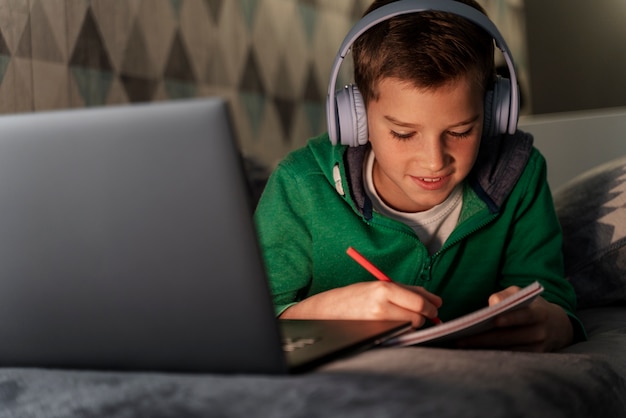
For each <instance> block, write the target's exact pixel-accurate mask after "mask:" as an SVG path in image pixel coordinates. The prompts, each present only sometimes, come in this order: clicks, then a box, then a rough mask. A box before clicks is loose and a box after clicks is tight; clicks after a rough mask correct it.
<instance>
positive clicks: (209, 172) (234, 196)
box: [0, 99, 286, 373]
mask: <svg viewBox="0 0 626 418" xmlns="http://www.w3.org/2000/svg"><path fill="white" fill-rule="evenodd" d="M0 133H1V134H0V341H3V343H2V344H0V364H2V365H3V366H50V367H89V368H115V369H148V370H149V369H159V370H177V371H187V370H193V371H210V372H237V371H242V372H263V373H274V372H284V371H285V369H286V366H285V360H284V357H283V355H282V350H281V349H280V344H281V343H280V338H279V331H278V327H277V324H276V320H275V318H274V314H273V307H272V304H271V298H270V296H269V291H268V288H267V283H266V280H265V276H264V272H263V265H262V262H261V256H260V252H259V249H258V248H257V243H256V236H255V232H254V227H253V225H252V218H251V206H250V202H249V199H248V195H247V194H246V188H245V186H244V184H245V179H244V177H243V170H242V169H241V165H240V163H241V162H240V160H239V156H238V153H237V151H236V148H235V144H234V141H233V133H232V131H231V126H230V124H229V118H228V111H227V108H226V106H225V104H224V103H223V102H222V101H221V100H219V99H195V100H188V101H178V102H164V103H157V104H145V105H132V106H121V107H105V108H92V109H82V110H70V111H63V112H44V113H38V114H28V115H12V116H3V117H1V118H0Z"/></svg>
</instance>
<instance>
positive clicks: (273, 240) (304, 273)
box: [255, 162, 312, 316]
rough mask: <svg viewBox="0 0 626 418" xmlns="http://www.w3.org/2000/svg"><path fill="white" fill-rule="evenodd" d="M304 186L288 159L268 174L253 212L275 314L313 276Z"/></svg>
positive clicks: (295, 298)
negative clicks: (294, 173) (268, 176)
mask: <svg viewBox="0 0 626 418" xmlns="http://www.w3.org/2000/svg"><path fill="white" fill-rule="evenodd" d="M305 191H306V188H305V186H304V185H302V184H301V176H295V175H293V170H292V168H291V167H290V165H289V164H288V163H287V162H283V163H281V164H280V165H279V166H278V167H277V168H276V170H275V171H274V172H273V173H272V175H271V176H270V178H269V180H268V183H267V185H266V187H265V189H264V192H263V194H262V196H261V199H260V201H259V204H258V206H257V209H256V212H255V222H256V226H257V230H258V234H259V240H260V244H261V249H262V251H263V256H264V260H265V268H266V271H267V275H268V280H269V285H270V290H271V292H272V295H273V298H274V307H275V310H276V315H277V316H278V315H280V314H281V313H282V312H283V311H284V310H285V309H287V308H288V307H290V306H291V305H293V304H294V303H296V302H298V301H299V294H300V293H301V292H300V291H301V290H302V289H304V288H306V287H307V286H308V285H309V283H310V281H311V276H312V273H311V271H312V267H311V236H310V232H309V228H308V226H307V224H306V221H305V220H306V219H307V217H306V212H307V211H309V210H311V205H310V204H307V196H306V193H305Z"/></svg>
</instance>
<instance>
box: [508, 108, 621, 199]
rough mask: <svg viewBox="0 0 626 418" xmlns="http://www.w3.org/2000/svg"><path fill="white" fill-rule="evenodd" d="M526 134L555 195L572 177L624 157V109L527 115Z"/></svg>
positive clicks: (522, 122) (522, 121)
mask: <svg viewBox="0 0 626 418" xmlns="http://www.w3.org/2000/svg"><path fill="white" fill-rule="evenodd" d="M519 125H520V129H523V130H524V131H527V132H530V133H532V134H533V136H534V138H535V142H534V145H535V146H536V147H537V148H538V149H539V150H540V151H541V153H542V154H543V155H544V157H545V158H546V162H547V164H548V183H549V184H550V186H551V188H552V191H553V192H554V191H557V190H558V189H559V188H560V187H562V186H564V185H565V184H566V183H567V182H568V181H570V180H571V179H573V178H574V177H576V176H578V175H580V174H582V173H584V172H586V171H587V170H590V169H592V168H594V167H596V166H598V165H600V164H603V163H606V162H608V161H611V160H614V159H616V158H619V157H622V156H625V155H626V142H625V141H624V133H626V107H615V108H609V109H594V110H584V111H575V112H563V113H551V114H543V115H528V116H524V117H522V118H520V123H519Z"/></svg>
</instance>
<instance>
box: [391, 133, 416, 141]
mask: <svg viewBox="0 0 626 418" xmlns="http://www.w3.org/2000/svg"><path fill="white" fill-rule="evenodd" d="M413 135H415V132H408V133H400V132H396V131H391V136H393V137H394V138H396V139H399V140H407V139H411V138H412V137H413Z"/></svg>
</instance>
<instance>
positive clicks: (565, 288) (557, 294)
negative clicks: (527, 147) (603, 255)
mask: <svg viewBox="0 0 626 418" xmlns="http://www.w3.org/2000/svg"><path fill="white" fill-rule="evenodd" d="M514 193H520V195H521V198H520V199H515V198H514V199H510V200H509V201H510V202H516V204H517V207H516V208H515V211H514V213H515V218H514V219H513V220H512V222H511V229H510V231H509V234H508V237H507V246H506V248H507V250H506V253H505V260H504V263H503V267H502V275H503V278H502V282H501V284H502V287H503V288H504V287H508V286H510V285H514V284H519V283H524V281H525V280H527V281H532V280H538V281H539V282H541V284H542V285H543V287H544V289H545V290H544V292H543V294H542V297H543V298H544V299H546V300H547V301H548V302H551V303H555V304H557V305H559V306H561V307H562V308H563V309H564V310H565V312H566V313H567V314H568V316H569V317H570V319H571V321H572V325H573V326H574V334H575V339H578V340H580V339H584V338H585V335H586V334H585V331H584V327H583V325H582V323H581V322H580V320H579V319H578V318H577V317H576V315H575V313H574V312H575V310H576V294H575V292H574V288H573V287H572V285H571V284H570V283H569V282H568V281H567V280H565V278H564V267H563V252H562V234H561V227H560V224H559V221H558V218H557V216H556V212H555V209H554V204H553V201H552V194H551V192H550V188H549V186H548V182H547V180H546V162H545V159H544V158H543V157H542V156H541V154H539V152H537V151H535V152H534V153H533V156H532V157H531V159H530V160H529V162H528V167H527V168H526V171H525V173H524V174H523V175H522V178H520V181H519V183H518V186H517V187H516V190H515V191H514Z"/></svg>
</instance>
